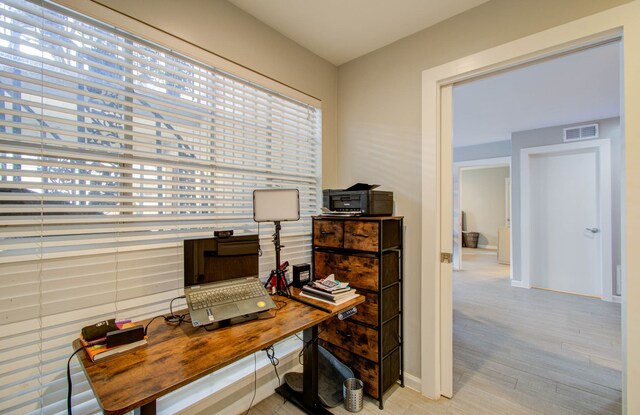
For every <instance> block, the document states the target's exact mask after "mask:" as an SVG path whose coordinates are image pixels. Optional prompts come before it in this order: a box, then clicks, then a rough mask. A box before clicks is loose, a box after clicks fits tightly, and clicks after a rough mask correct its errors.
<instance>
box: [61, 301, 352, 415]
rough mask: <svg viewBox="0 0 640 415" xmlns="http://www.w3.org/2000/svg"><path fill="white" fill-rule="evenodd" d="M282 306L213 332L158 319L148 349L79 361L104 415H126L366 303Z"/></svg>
mask: <svg viewBox="0 0 640 415" xmlns="http://www.w3.org/2000/svg"><path fill="white" fill-rule="evenodd" d="M296 292H297V290H296ZM278 300H283V301H285V302H286V306H284V307H283V308H280V309H278V310H277V311H276V309H273V310H271V311H270V313H271V314H275V317H273V318H268V319H264V320H252V321H248V322H245V323H240V324H236V325H231V326H227V327H222V328H219V329H216V330H213V331H210V332H207V331H206V330H205V329H204V328H196V327H193V326H192V325H191V323H190V322H183V323H182V324H179V325H177V324H171V323H166V322H165V321H164V320H163V319H156V320H155V321H154V322H152V323H151V325H150V326H149V331H148V344H147V345H146V346H143V347H140V348H137V349H134V350H131V351H129V352H125V353H122V354H119V355H115V356H111V357H108V358H105V359H104V360H99V361H97V362H95V363H94V362H91V360H89V358H88V356H87V354H86V353H84V352H80V353H78V358H79V359H80V362H81V364H82V366H83V368H84V371H85V373H86V374H87V378H88V379H89V383H90V384H91V387H92V388H93V391H94V393H95V395H96V397H97V398H98V401H99V403H100V405H101V407H102V409H103V411H104V413H105V414H110V415H111V414H122V413H126V412H128V411H131V410H132V409H134V408H137V407H140V406H142V405H144V404H147V403H150V402H152V401H154V400H156V399H157V398H159V397H161V396H163V395H166V394H167V393H169V392H171V391H173V390H176V389H178V388H180V387H182V386H184V385H187V384H189V383H190V382H193V381H194V380H196V379H199V378H201V377H203V376H206V375H208V374H210V373H212V372H214V371H216V370H218V369H221V368H223V367H224V366H226V365H228V364H230V363H233V362H235V361H236V360H239V359H241V358H243V357H245V356H248V355H250V354H252V353H254V352H257V351H260V350H262V349H264V348H266V347H268V346H270V345H272V344H274V343H276V342H278V341H280V340H283V339H285V338H287V337H289V336H292V335H293V334H295V333H298V332H299V331H301V330H304V329H307V328H309V327H312V326H314V325H317V324H319V323H321V322H322V321H325V320H327V319H329V318H332V317H334V316H335V315H337V314H338V313H339V312H341V311H343V310H347V309H349V308H351V307H353V306H355V305H357V304H360V303H362V302H363V301H364V297H362V296H359V297H357V298H356V299H353V300H351V301H349V302H346V303H343V304H340V305H339V306H331V305H328V304H326V303H322V302H318V304H319V305H322V306H323V307H326V308H328V309H330V310H331V311H332V312H331V313H327V312H325V311H322V310H318V309H315V308H312V307H309V306H308V305H305V304H302V303H299V302H297V301H293V300H288V299H285V298H280V297H278ZM305 300H307V298H305ZM277 304H278V303H277ZM278 305H281V304H278ZM146 321H148V320H146ZM146 321H143V322H140V324H146ZM73 346H74V349H77V348H78V347H80V341H79V340H78V339H76V340H75V341H74V342H73Z"/></svg>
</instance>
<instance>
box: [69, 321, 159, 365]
mask: <svg viewBox="0 0 640 415" xmlns="http://www.w3.org/2000/svg"><path fill="white" fill-rule="evenodd" d="M108 322H109V325H111V324H114V325H115V326H116V328H115V330H122V329H128V328H132V327H134V326H135V324H134V323H132V322H131V320H122V321H115V320H108ZM98 325H100V326H101V325H102V324H101V323H98V324H96V326H98ZM87 327H92V326H87ZM85 333H86V331H85V329H84V328H83V330H82V332H81V333H80V343H81V344H82V346H84V348H85V349H84V350H85V351H86V352H87V355H88V356H89V359H91V361H92V362H95V361H96V360H100V359H104V358H105V357H109V356H113V355H116V354H119V353H122V352H126V351H128V350H131V349H135V348H136V347H139V346H144V345H145V344H147V336H145V337H144V339H142V340H138V341H135V342H132V343H128V344H123V345H120V346H116V347H110V348H107V345H106V344H105V342H106V340H107V336H106V333H104V336H103V337H100V338H92V339H91V340H86V339H85V338H84V334H85ZM91 334H94V335H95V332H91ZM91 337H95V336H91Z"/></svg>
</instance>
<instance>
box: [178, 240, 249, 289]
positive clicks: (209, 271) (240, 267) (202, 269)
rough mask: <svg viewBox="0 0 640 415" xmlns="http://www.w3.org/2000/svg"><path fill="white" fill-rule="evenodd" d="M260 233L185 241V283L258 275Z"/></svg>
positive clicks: (203, 282)
mask: <svg viewBox="0 0 640 415" xmlns="http://www.w3.org/2000/svg"><path fill="white" fill-rule="evenodd" d="M258 249H259V244H258V235H238V236H230V237H228V238H204V239H186V240H185V241H184V286H185V287H190V286H192V285H200V284H207V283H210V282H216V281H224V280H230V279H234V278H242V277H254V276H258Z"/></svg>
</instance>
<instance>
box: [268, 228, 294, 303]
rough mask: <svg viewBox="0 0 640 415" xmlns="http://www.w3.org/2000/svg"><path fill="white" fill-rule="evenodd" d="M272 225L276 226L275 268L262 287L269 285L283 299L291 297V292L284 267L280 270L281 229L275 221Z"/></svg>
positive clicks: (274, 240)
mask: <svg viewBox="0 0 640 415" xmlns="http://www.w3.org/2000/svg"><path fill="white" fill-rule="evenodd" d="M274 224H275V226H276V231H275V233H274V234H273V244H274V245H275V249H276V268H275V269H274V270H272V271H271V274H270V275H269V278H268V279H267V282H266V283H265V284H264V286H265V288H266V287H268V286H269V284H271V286H272V287H275V290H276V294H278V295H281V296H283V297H291V292H290V291H289V286H288V285H287V278H286V277H285V271H286V267H284V268H282V267H281V264H280V251H281V249H282V248H283V245H281V244H280V229H282V227H281V226H280V221H275V222H274Z"/></svg>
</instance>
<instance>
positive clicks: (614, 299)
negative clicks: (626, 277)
mask: <svg viewBox="0 0 640 415" xmlns="http://www.w3.org/2000/svg"><path fill="white" fill-rule="evenodd" d="M611 301H612V302H614V303H618V304H622V297H621V296H619V295H613V296H611Z"/></svg>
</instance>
